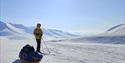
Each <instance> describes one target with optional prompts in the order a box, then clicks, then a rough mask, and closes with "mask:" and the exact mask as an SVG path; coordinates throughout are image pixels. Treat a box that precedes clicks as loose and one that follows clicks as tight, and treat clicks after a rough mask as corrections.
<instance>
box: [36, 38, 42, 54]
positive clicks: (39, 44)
mask: <svg viewBox="0 0 125 63" xmlns="http://www.w3.org/2000/svg"><path fill="white" fill-rule="evenodd" d="M36 42H37V48H36V50H37V51H38V52H40V47H41V39H36Z"/></svg>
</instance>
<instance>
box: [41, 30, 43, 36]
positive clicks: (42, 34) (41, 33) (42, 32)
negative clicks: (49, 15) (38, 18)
mask: <svg viewBox="0 0 125 63" xmlns="http://www.w3.org/2000/svg"><path fill="white" fill-rule="evenodd" d="M42 36H43V31H42V29H41V37H42Z"/></svg>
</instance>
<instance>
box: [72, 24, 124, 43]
mask: <svg viewBox="0 0 125 63" xmlns="http://www.w3.org/2000/svg"><path fill="white" fill-rule="evenodd" d="M70 41H74V42H93V43H113V44H125V23H124V24H119V25H116V26H113V27H111V28H109V29H108V30H106V31H105V32H103V33H101V34H97V35H94V36H88V37H81V38H76V39H71V40H70Z"/></svg>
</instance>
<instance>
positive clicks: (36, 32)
mask: <svg viewBox="0 0 125 63" xmlns="http://www.w3.org/2000/svg"><path fill="white" fill-rule="evenodd" d="M40 27H41V24H40V23H38V24H37V26H36V28H35V29H34V31H33V34H34V36H35V38H36V42H37V48H36V50H37V51H38V52H40V47H41V46H40V45H41V39H42V36H43V31H42V29H41V28H40ZM40 53H41V52H40Z"/></svg>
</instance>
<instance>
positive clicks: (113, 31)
mask: <svg viewBox="0 0 125 63" xmlns="http://www.w3.org/2000/svg"><path fill="white" fill-rule="evenodd" d="M99 35H101V36H125V23H124V24H119V25H116V26H114V27H111V28H110V29H108V30H106V31H105V32H104V33H101V34H99Z"/></svg>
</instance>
